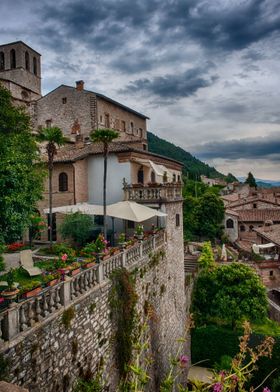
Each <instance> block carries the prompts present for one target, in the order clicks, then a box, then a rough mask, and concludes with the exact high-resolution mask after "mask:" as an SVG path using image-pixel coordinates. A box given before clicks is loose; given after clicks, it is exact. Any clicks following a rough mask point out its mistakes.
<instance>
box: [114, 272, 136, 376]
mask: <svg viewBox="0 0 280 392" xmlns="http://www.w3.org/2000/svg"><path fill="white" fill-rule="evenodd" d="M111 280H112V289H111V294H110V305H111V310H112V318H113V321H114V322H115V324H116V327H115V341H116V355H117V363H118V367H119V373H120V377H121V378H124V377H125V375H126V373H127V371H128V364H129V362H130V361H131V358H132V350H133V342H134V337H135V328H136V325H137V312H136V304H137V299H138V296H137V293H136V288H135V276H134V275H133V274H131V273H130V272H129V271H127V269H125V268H121V269H118V270H116V271H114V272H113V273H112V275H111Z"/></svg>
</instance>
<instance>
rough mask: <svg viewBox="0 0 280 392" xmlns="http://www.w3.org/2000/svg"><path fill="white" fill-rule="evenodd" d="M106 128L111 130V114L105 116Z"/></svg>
mask: <svg viewBox="0 0 280 392" xmlns="http://www.w3.org/2000/svg"><path fill="white" fill-rule="evenodd" d="M105 127H106V128H110V116H109V114H105Z"/></svg>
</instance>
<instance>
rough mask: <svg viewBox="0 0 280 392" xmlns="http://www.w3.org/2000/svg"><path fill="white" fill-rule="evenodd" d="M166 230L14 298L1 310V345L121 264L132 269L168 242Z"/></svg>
mask: <svg viewBox="0 0 280 392" xmlns="http://www.w3.org/2000/svg"><path fill="white" fill-rule="evenodd" d="M164 243H165V232H164V231H163V230H161V231H159V232H158V233H157V234H155V235H151V236H149V237H148V238H147V239H145V240H144V241H141V242H137V243H135V244H134V245H132V246H130V247H129V248H126V249H123V250H122V251H121V252H119V253H117V254H114V255H111V256H107V257H108V258H107V259H106V260H102V261H100V263H97V264H95V265H93V266H90V267H89V268H86V269H83V270H79V271H78V273H77V274H76V275H74V276H65V278H64V281H58V282H57V283H56V284H55V285H54V286H49V287H45V288H44V289H43V290H42V291H41V292H40V293H39V294H38V295H35V296H33V297H31V298H28V299H25V300H22V301H19V302H12V303H11V304H10V306H9V308H7V309H4V310H3V311H2V312H1V313H0V345H3V344H5V341H9V340H11V339H13V338H15V337H17V336H19V335H20V334H21V333H23V332H24V331H25V330H27V329H30V328H32V327H34V326H35V325H36V324H37V323H39V322H42V321H43V320H46V319H48V318H51V317H55V314H56V312H59V311H60V309H61V308H64V307H67V308H68V307H69V306H71V305H72V304H75V301H77V300H79V299H80V298H82V297H83V296H84V295H86V294H87V293H89V292H92V291H94V290H98V289H100V287H101V286H102V285H103V284H104V283H105V282H106V281H107V282H108V280H109V276H110V274H111V273H112V272H113V271H114V270H116V269H117V268H121V267H126V268H128V269H131V268H133V267H135V265H136V264H138V263H141V262H142V261H143V262H144V261H145V260H148V256H149V255H150V253H151V252H153V251H155V250H159V249H161V248H162V247H163V246H164Z"/></svg>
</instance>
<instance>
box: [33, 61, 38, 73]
mask: <svg viewBox="0 0 280 392" xmlns="http://www.w3.org/2000/svg"><path fill="white" fill-rule="evenodd" d="M33 73H34V75H37V60H36V57H33Z"/></svg>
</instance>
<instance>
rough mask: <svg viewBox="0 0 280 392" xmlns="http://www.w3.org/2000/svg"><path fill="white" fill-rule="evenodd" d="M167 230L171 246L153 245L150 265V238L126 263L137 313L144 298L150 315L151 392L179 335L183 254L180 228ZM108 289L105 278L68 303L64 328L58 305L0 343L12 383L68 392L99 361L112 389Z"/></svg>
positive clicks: (114, 378) (32, 390) (181, 329)
mask: <svg viewBox="0 0 280 392" xmlns="http://www.w3.org/2000/svg"><path fill="white" fill-rule="evenodd" d="M169 209H172V210H173V209H174V212H176V211H177V209H178V208H177V207H171V206H170V208H169ZM171 231H172V230H171ZM171 231H170V232H168V231H167V235H168V236H170V237H169V241H170V240H171V239H172V240H173V241H174V242H173V244H172V243H168V242H167V243H165V244H164V243H162V244H161V245H160V244H158V245H157V248H156V249H155V250H154V251H155V252H157V251H158V250H160V249H162V250H163V249H164V250H165V252H166V256H164V257H162V258H159V259H158V262H157V263H155V264H152V263H151V258H150V252H151V250H150V249H152V248H149V246H150V245H149V244H151V242H149V243H147V244H146V245H144V243H143V257H142V258H140V259H139V261H138V262H137V263H134V264H130V265H129V266H128V267H127V268H129V269H130V270H131V271H134V273H135V274H136V288H137V292H138V295H139V298H138V310H139V312H141V313H142V314H143V308H144V305H145V303H147V301H148V303H150V304H151V306H152V308H153V309H154V313H155V315H154V317H153V321H152V322H151V324H150V329H149V334H150V337H151V352H152V355H153V358H154V363H153V365H152V368H151V374H152V381H151V389H150V390H151V391H157V390H158V385H159V381H160V379H161V378H162V377H163V375H164V372H165V371H166V370H167V368H168V359H169V357H170V355H171V354H172V353H174V352H175V350H176V345H177V343H176V339H178V338H179V337H181V336H182V335H183V333H184V321H185V309H186V308H185V296H184V274H183V273H182V271H183V258H181V245H180V240H179V238H178V237H177V234H178V233H179V232H180V231H181V228H179V229H176V228H175V229H174V232H173V234H172V233H171ZM148 241H150V240H148ZM137 249H138V248H137ZM154 251H152V253H153V252H154ZM133 252H134V251H132V254H136V253H135V252H134V253H133ZM105 270H106V269H105ZM105 270H104V271H105ZM105 274H106V273H105ZM106 276H107V275H106ZM75 287H76V289H77V286H75ZM110 287H111V283H110V281H109V280H107V279H105V280H104V281H103V283H101V284H98V285H97V286H95V287H93V289H90V290H88V291H86V292H85V293H84V294H82V295H81V296H80V297H79V298H78V299H76V300H74V301H72V303H69V305H68V308H69V306H73V308H74V309H75V316H74V319H73V320H72V322H71V326H70V328H69V329H66V327H65V326H64V325H63V323H62V315H63V312H64V310H65V309H64V307H62V308H60V309H58V310H56V311H55V312H54V313H52V314H51V315H50V316H49V317H48V318H46V319H45V320H44V321H41V322H39V323H36V324H35V325H34V326H33V327H32V328H30V327H29V328H28V329H27V330H26V331H24V332H22V333H21V334H20V335H18V337H16V338H14V339H13V340H11V341H10V342H5V343H4V345H3V346H2V349H1V345H0V355H1V352H2V355H3V354H4V357H5V359H7V360H8V361H9V371H10V375H11V381H12V382H13V383H16V384H18V385H20V386H25V387H27V388H29V390H30V392H35V391H36V392H37V391H40V392H55V391H59V392H62V391H71V390H72V384H73V381H74V380H75V379H76V378H77V377H78V376H79V375H81V374H83V373H85V372H86V371H88V370H90V371H92V372H94V371H95V370H96V367H97V366H98V364H99V363H100V361H104V363H105V367H104V378H106V379H107V385H108V390H109V391H112V392H113V391H115V390H116V383H117V364H116V362H115V352H114V327H113V325H112V320H111V318H110V312H111V309H110V306H109V301H108V297H109V291H110Z"/></svg>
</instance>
